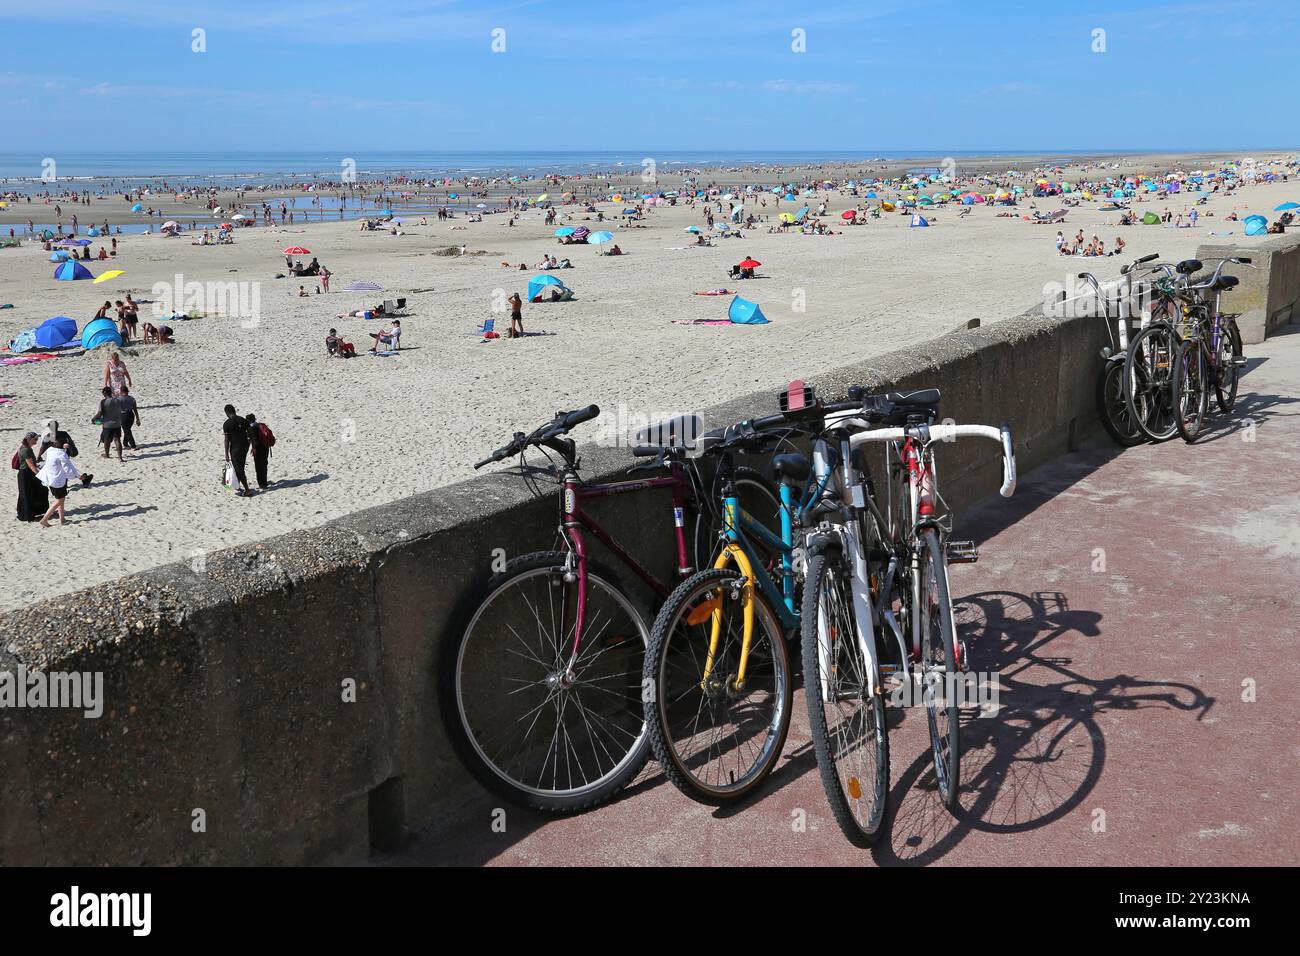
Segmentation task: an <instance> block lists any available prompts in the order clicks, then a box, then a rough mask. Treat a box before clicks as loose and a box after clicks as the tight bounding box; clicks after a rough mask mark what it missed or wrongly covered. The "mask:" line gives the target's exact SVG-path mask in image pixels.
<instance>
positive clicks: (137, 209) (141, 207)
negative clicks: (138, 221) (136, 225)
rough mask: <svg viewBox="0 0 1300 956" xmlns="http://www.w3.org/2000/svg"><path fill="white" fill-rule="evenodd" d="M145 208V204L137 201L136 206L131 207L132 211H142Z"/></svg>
mask: <svg viewBox="0 0 1300 956" xmlns="http://www.w3.org/2000/svg"><path fill="white" fill-rule="evenodd" d="M143 209H144V206H143V205H142V204H140V203H136V204H135V205H134V206H132V207H131V211H132V212H140V211H142V210H143Z"/></svg>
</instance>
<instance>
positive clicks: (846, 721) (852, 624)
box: [801, 547, 889, 847]
mask: <svg viewBox="0 0 1300 956" xmlns="http://www.w3.org/2000/svg"><path fill="white" fill-rule="evenodd" d="M853 584H854V581H853V578H852V575H851V571H850V568H849V566H848V563H847V562H846V561H845V560H844V555H843V551H842V550H841V549H840V548H839V547H828V548H826V549H825V550H823V551H822V552H820V553H818V554H816V555H814V556H813V558H812V559H811V560H810V561H809V562H808V574H807V577H806V578H805V580H804V592H803V615H802V619H801V628H802V630H803V641H802V643H803V674H804V691H805V693H806V694H807V697H808V727H809V730H810V731H811V733H812V742H813V749H814V751H816V754H817V769H818V771H819V773H820V774H821V778H822V789H823V790H825V791H826V799H827V801H828V802H829V803H830V807H831V813H832V814H833V815H834V817H835V822H836V823H838V824H839V825H840V829H841V830H843V831H844V835H845V836H846V837H848V838H849V840H850V841H851V842H852V843H854V844H855V845H857V846H864V847H865V846H872V845H874V844H875V843H876V841H877V840H879V839H880V835H881V833H883V832H884V823H885V816H886V812H887V808H888V802H889V731H888V728H887V727H886V724H885V697H884V689H883V688H882V687H881V686H880V674H879V671H878V670H877V668H876V666H875V663H874V661H873V660H871V659H870V658H868V657H867V655H866V654H864V653H863V646H862V643H861V642H863V641H872V642H874V641H875V639H876V638H875V634H861V633H860V632H859V630H858V627H857V618H856V616H855V615H854V612H853ZM873 686H874V688H875V691H874V693H873V692H872V690H871V688H872V687H873Z"/></svg>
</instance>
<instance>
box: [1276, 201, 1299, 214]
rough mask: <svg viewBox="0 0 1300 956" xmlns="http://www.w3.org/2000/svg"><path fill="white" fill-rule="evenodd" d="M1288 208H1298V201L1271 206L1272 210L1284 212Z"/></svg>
mask: <svg viewBox="0 0 1300 956" xmlns="http://www.w3.org/2000/svg"><path fill="white" fill-rule="evenodd" d="M1288 209H1300V202H1284V203H1282V204H1281V205H1278V206H1274V207H1273V211H1274V212H1286V211H1287V210H1288Z"/></svg>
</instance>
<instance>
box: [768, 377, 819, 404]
mask: <svg viewBox="0 0 1300 956" xmlns="http://www.w3.org/2000/svg"><path fill="white" fill-rule="evenodd" d="M777 401H778V402H779V403H780V406H781V411H783V412H797V411H799V410H801V409H804V408H811V407H812V406H813V405H815V404H816V403H817V396H816V394H815V393H814V391H813V387H812V386H811V385H805V384H804V383H803V382H802V381H800V380H798V379H796V380H795V381H793V382H791V383H790V384H789V385H787V386H786V387H785V391H783V392H782V393H781V394H780V395H778V396H777Z"/></svg>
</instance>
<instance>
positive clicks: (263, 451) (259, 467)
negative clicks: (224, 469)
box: [244, 412, 271, 491]
mask: <svg viewBox="0 0 1300 956" xmlns="http://www.w3.org/2000/svg"><path fill="white" fill-rule="evenodd" d="M244 421H246V422H247V423H248V438H249V442H250V447H251V448H252V449H253V471H254V472H255V473H256V475H257V487H258V488H260V489H262V490H263V491H266V486H267V480H266V465H267V461H268V460H269V459H270V457H271V449H270V448H268V447H267V446H266V445H263V444H262V441H261V439H260V438H259V437H258V434H257V416H256V415H254V414H252V413H251V412H250V413H249V414H248V415H246V416H244Z"/></svg>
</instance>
